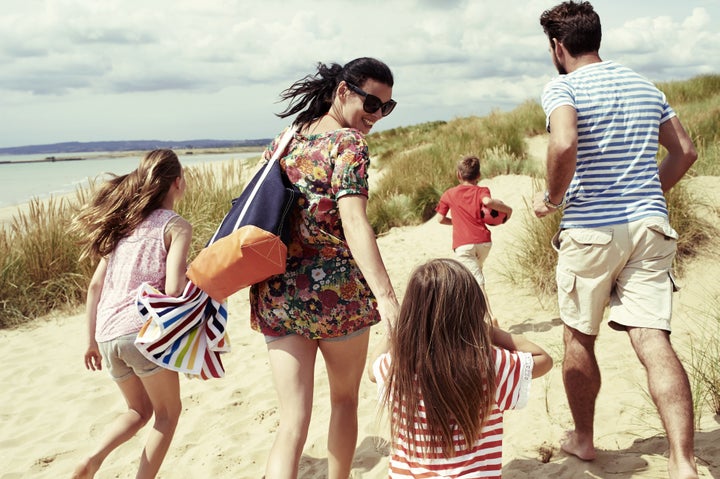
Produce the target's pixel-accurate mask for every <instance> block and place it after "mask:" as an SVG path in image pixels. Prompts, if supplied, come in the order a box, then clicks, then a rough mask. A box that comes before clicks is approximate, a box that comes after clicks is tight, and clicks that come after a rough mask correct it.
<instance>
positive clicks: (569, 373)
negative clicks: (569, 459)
mask: <svg viewBox="0 0 720 479" xmlns="http://www.w3.org/2000/svg"><path fill="white" fill-rule="evenodd" d="M563 339H564V343H565V357H564V359H563V383H564V384H565V394H566V395H567V398H568V404H569V406H570V412H571V413H572V417H573V421H574V422H575V429H574V430H573V431H568V432H567V433H566V434H565V437H564V439H563V441H562V444H561V445H560V447H561V448H562V449H563V451H565V452H567V453H569V454H572V455H574V456H577V457H579V458H580V459H583V460H586V461H591V460H593V459H595V446H594V444H593V432H594V429H593V420H594V417H595V400H596V399H597V395H598V393H599V392H600V369H599V368H598V364H597V359H596V358H595V339H596V336H591V335H587V334H584V333H581V332H580V331H578V330H576V329H573V328H570V327H569V326H565V331H564V337H563Z"/></svg>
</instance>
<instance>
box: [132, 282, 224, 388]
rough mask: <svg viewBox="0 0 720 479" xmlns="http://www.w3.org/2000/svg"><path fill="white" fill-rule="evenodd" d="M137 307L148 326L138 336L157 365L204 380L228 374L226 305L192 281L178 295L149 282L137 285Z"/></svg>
mask: <svg viewBox="0 0 720 479" xmlns="http://www.w3.org/2000/svg"><path fill="white" fill-rule="evenodd" d="M137 306H138V310H139V311H140V315H141V316H142V317H143V319H145V325H144V326H143V327H142V329H141V330H140V332H139V333H138V335H137V338H136V339H135V345H136V346H137V348H138V349H139V350H140V352H141V353H142V354H143V355H144V356H145V357H146V358H148V359H149V360H150V361H152V362H154V363H155V364H157V365H159V366H162V367H164V368H167V369H171V370H173V371H178V372H182V373H186V374H187V375H189V376H200V377H201V378H203V379H210V378H221V377H223V376H224V375H225V369H224V368H223V364H222V361H221V360H220V355H221V354H222V353H226V352H229V351H230V338H229V337H228V336H227V335H226V333H225V326H226V324H227V307H226V306H227V304H226V303H225V302H223V303H219V302H217V301H215V300H214V299H212V298H211V297H210V296H208V295H207V293H205V292H204V291H202V290H201V289H200V288H198V287H197V286H195V285H194V284H193V283H192V282H188V284H187V286H186V287H185V291H184V292H183V294H182V295H181V296H179V297H174V296H167V295H165V294H163V293H161V292H159V291H158V290H156V289H155V288H153V287H152V286H150V285H149V284H147V283H143V284H142V285H140V287H139V288H138V292H137Z"/></svg>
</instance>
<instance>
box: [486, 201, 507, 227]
mask: <svg viewBox="0 0 720 479" xmlns="http://www.w3.org/2000/svg"><path fill="white" fill-rule="evenodd" d="M480 218H482V220H483V221H484V222H485V224H486V225H488V226H496V225H501V224H503V223H505V222H506V221H507V214H506V213H503V212H502V211H498V210H494V209H492V208H488V207H487V206H486V205H483V207H482V208H481V209H480Z"/></svg>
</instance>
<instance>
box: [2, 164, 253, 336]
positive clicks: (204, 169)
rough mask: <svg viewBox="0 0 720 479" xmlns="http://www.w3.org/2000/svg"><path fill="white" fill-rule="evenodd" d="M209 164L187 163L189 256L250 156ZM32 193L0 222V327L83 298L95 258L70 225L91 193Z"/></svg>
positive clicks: (223, 208)
mask: <svg viewBox="0 0 720 479" xmlns="http://www.w3.org/2000/svg"><path fill="white" fill-rule="evenodd" d="M248 161H249V162H250V163H252V162H253V160H245V161H240V160H236V161H233V162H227V163H223V164H207V165H203V166H199V167H189V168H187V169H186V179H187V184H188V188H187V193H186V195H185V197H184V198H183V200H182V201H181V202H179V203H178V205H177V210H178V213H180V214H181V215H182V216H184V217H185V218H186V219H187V220H188V221H190V223H191V224H192V225H193V240H192V245H191V247H190V258H193V257H194V256H195V255H196V254H197V252H198V251H200V250H201V249H202V248H203V246H204V245H205V243H206V242H207V240H208V239H210V237H211V236H212V233H213V232H214V231H215V228H216V227H217V225H218V224H219V222H220V220H222V218H223V216H224V214H225V213H226V212H227V210H228V209H229V208H230V202H231V200H232V198H234V197H235V196H238V195H239V193H240V191H241V190H242V186H243V185H244V183H245V175H246V174H247V173H248V171H247V170H248V168H252V166H247V163H246V162H248ZM94 188H95V185H94V183H91V186H90V188H89V189H88V190H84V189H79V190H77V192H76V197H75V198H71V197H64V198H51V199H49V200H47V201H41V200H38V199H33V200H32V201H31V202H30V204H29V206H28V209H27V211H19V212H18V213H17V215H16V216H15V217H14V218H13V220H12V222H11V223H10V224H9V226H8V227H6V228H3V227H2V226H0V328H6V327H10V326H15V325H18V324H22V323H25V322H28V321H31V320H32V319H34V318H36V317H38V316H43V315H46V314H48V313H49V312H51V311H53V310H55V309H58V308H69V307H75V306H77V305H79V304H81V303H82V302H83V300H84V298H85V294H86V291H87V285H88V283H89V281H90V277H91V276H92V272H93V270H94V267H95V263H94V262H92V261H91V260H89V259H86V260H83V261H80V260H79V257H80V248H79V246H78V243H77V241H78V238H77V237H76V236H74V235H73V234H72V233H69V231H70V228H69V227H70V224H71V222H72V217H73V215H74V214H75V213H76V212H77V210H78V208H79V205H81V204H83V203H84V202H86V201H87V199H88V198H89V195H91V194H92V192H93V190H94Z"/></svg>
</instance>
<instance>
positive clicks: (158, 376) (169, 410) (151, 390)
mask: <svg viewBox="0 0 720 479" xmlns="http://www.w3.org/2000/svg"><path fill="white" fill-rule="evenodd" d="M141 380H142V383H143V386H144V387H145V390H146V391H147V394H148V396H149V397H150V402H151V403H152V409H153V413H154V415H155V421H154V422H153V427H152V430H151V431H150V435H149V436H148V439H147V441H146V442H145V448H144V449H143V453H142V456H141V457H140V467H139V468H138V472H137V476H135V477H136V478H137V479H151V478H154V477H155V476H156V475H157V472H158V470H159V469H160V465H161V464H162V462H163V459H165V454H166V453H167V451H168V448H169V447H170V442H172V438H173V435H174V434H175V428H176V427H177V423H178V419H179V418H180V412H182V401H181V399H180V380H179V378H178V373H176V372H175V371H170V370H169V369H162V370H161V371H160V372H157V373H155V374H152V375H150V376H146V377H144V378H142V379H141Z"/></svg>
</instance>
